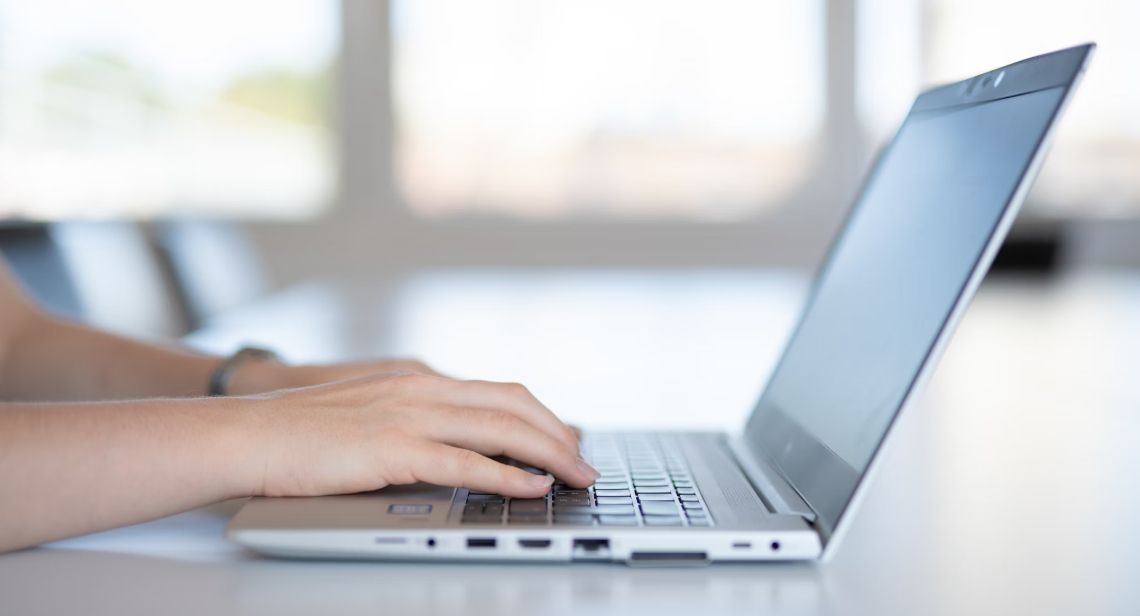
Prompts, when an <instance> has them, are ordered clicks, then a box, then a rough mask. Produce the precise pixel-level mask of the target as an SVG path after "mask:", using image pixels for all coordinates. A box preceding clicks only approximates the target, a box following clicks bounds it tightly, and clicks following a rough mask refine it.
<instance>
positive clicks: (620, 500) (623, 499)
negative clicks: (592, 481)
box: [598, 496, 633, 505]
mask: <svg viewBox="0 0 1140 616" xmlns="http://www.w3.org/2000/svg"><path fill="white" fill-rule="evenodd" d="M598 504H599V505H632V504H633V499H632V498H630V497H629V496H599V497H598Z"/></svg>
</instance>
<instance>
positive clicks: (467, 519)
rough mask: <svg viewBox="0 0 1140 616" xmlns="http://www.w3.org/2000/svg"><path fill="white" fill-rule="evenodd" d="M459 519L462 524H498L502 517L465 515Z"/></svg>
mask: <svg viewBox="0 0 1140 616" xmlns="http://www.w3.org/2000/svg"><path fill="white" fill-rule="evenodd" d="M460 521H461V522H462V523H464V524H498V523H500V522H502V521H503V518H501V517H499V516H497V515H465V516H463V518H462V519H461V520H460Z"/></svg>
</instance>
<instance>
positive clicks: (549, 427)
mask: <svg viewBox="0 0 1140 616" xmlns="http://www.w3.org/2000/svg"><path fill="white" fill-rule="evenodd" d="M450 383H451V385H450V386H449V387H447V388H445V389H444V394H443V395H444V400H443V401H444V402H445V403H446V404H448V405H450V406H456V407H464V408H471V407H475V408H485V409H496V410H503V411H507V412H508V413H511V414H513V415H515V416H517V417H518V418H520V419H522V420H524V421H526V422H527V423H529V424H531V425H533V426H534V427H536V428H538V429H539V430H542V431H543V432H545V433H547V434H549V435H550V436H552V437H554V438H555V439H558V441H559V442H561V443H563V444H564V445H566V447H567V448H569V449H570V450H571V451H573V452H574V455H578V453H579V451H578V436H577V435H576V434H574V431H573V430H571V429H570V427H569V426H567V425H566V424H564V423H562V420H560V419H558V417H557V416H556V415H555V414H554V413H552V412H550V409H548V408H546V406H544V405H543V404H542V403H541V402H539V401H538V399H537V398H535V397H534V395H533V394H531V393H530V390H528V389H527V388H526V387H523V386H522V385H519V384H518V383H491V382H488V381H451V382H450Z"/></svg>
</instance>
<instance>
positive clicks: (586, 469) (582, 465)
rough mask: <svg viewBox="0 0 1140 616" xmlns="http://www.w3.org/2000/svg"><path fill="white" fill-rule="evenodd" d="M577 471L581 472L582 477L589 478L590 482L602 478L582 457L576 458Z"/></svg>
mask: <svg viewBox="0 0 1140 616" xmlns="http://www.w3.org/2000/svg"><path fill="white" fill-rule="evenodd" d="M578 470H580V471H582V474H583V475H585V476H587V477H589V478H590V481H593V480H595V479H597V478H598V477H601V476H602V474H601V473H599V472H598V471H596V470H594V467H592V466H590V465H589V464H588V463H587V462H586V460H585V459H584V458H583V457H582V456H578Z"/></svg>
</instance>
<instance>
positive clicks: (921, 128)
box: [744, 44, 1094, 557]
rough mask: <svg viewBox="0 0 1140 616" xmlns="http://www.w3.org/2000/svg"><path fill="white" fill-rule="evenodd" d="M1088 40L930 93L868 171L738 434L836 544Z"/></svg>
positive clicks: (995, 238)
mask: <svg viewBox="0 0 1140 616" xmlns="http://www.w3.org/2000/svg"><path fill="white" fill-rule="evenodd" d="M1093 47H1094V46H1093V45H1091V44H1090V45H1084V46H1081V47H1075V48H1072V49H1066V50H1063V51H1058V52H1056V53H1052V54H1048V55H1044V56H1039V57H1036V58H1031V59H1029V60H1025V61H1022V62H1018V63H1016V64H1012V65H1010V66H1007V67H1004V68H1001V69H997V70H994V71H991V72H988V73H985V74H983V75H979V76H977V77H974V78H972V79H969V80H966V81H963V82H961V83H956V84H951V85H947V86H943V87H940V88H936V89H933V90H930V91H927V92H925V93H923V94H922V95H920V96H919V97H918V99H917V100H916V101H915V103H914V106H913V107H912V108H911V111H910V113H909V114H908V115H907V118H906V120H905V121H904V123H903V125H902V127H901V128H900V129H899V131H898V133H897V134H896V136H895V138H894V140H893V141H892V142H891V144H890V145H889V147H888V148H887V149H886V150H885V151H884V153H883V155H882V156H881V158H880V159H879V162H878V164H877V165H876V168H875V169H874V171H873V172H872V173H871V175H870V176H869V177H868V179H867V181H866V184H865V185H864V187H863V190H862V193H861V195H860V196H859V198H858V200H857V201H856V204H855V206H854V207H853V208H852V211H851V214H850V216H849V218H848V220H847V222H846V224H845V225H844V227H843V229H842V231H841V232H840V234H839V237H838V238H837V240H836V242H835V244H834V245H833V246H832V249H831V253H830V254H829V255H828V257H827V260H826V261H825V263H824V265H823V267H822V269H821V270H820V273H819V275H818V277H817V279H816V282H815V287H814V289H813V291H812V294H811V297H810V298H809V300H808V302H807V305H806V307H805V309H804V312H803V314H802V316H801V320H800V322H799V324H798V325H797V326H796V329H795V331H794V333H793V334H792V336H791V338H790V339H789V342H788V345H787V347H786V349H785V351H784V354H783V356H782V358H781V359H780V361H779V363H778V364H777V366H776V368H775V370H774V372H773V373H772V376H771V378H770V379H769V381H768V384H767V386H766V387H765V389H764V392H763V394H762V396H761V398H760V401H759V402H758V403H757V405H756V408H755V410H754V411H753V414H752V416H751V418H750V419H749V421H748V424H747V426H746V428H745V434H744V441H745V444H746V445H747V446H748V447H749V449H750V450H751V453H753V454H754V455H758V456H760V457H762V458H763V459H765V460H767V461H768V462H769V463H770V464H771V465H773V466H774V467H775V468H776V469H777V470H778V471H779V472H780V473H781V474H782V475H783V476H784V478H785V479H786V480H787V481H788V483H790V484H791V485H792V487H794V488H795V489H796V491H797V492H799V494H800V496H801V497H802V498H803V499H804V500H805V501H806V502H807V504H808V505H809V506H810V507H811V508H812V510H813V511H814V512H815V514H816V518H817V520H816V524H817V526H818V528H819V530H820V532H821V537H822V540H823V541H824V542H825V546H826V547H827V548H833V547H834V544H837V543H838V539H839V536H840V534H841V531H842V528H843V526H844V525H843V524H841V522H849V521H850V519H851V517H852V515H851V513H852V510H853V509H854V508H855V504H856V502H857V500H858V495H859V493H860V492H861V488H863V487H865V486H866V484H867V476H868V474H869V472H870V471H871V470H872V462H873V461H874V459H875V457H876V455H877V454H878V453H879V451H880V450H881V445H882V443H883V440H884V438H885V437H886V435H887V433H888V431H889V430H890V427H891V425H892V423H893V422H894V421H895V419H896V417H897V416H898V415H899V413H900V411H901V410H902V409H903V408H904V407H905V406H906V405H907V403H908V401H911V400H913V399H915V398H916V397H917V393H918V392H919V390H920V389H921V385H922V383H923V381H924V380H925V379H926V378H928V377H929V375H930V373H931V372H932V371H933V368H934V364H935V363H936V360H937V357H938V355H939V354H940V353H941V351H942V348H943V347H944V346H945V345H946V343H947V342H948V341H949V338H950V336H951V334H952V332H953V329H954V326H955V325H956V323H957V321H958V320H959V319H960V318H961V316H962V314H963V313H964V312H965V309H966V307H967V305H968V304H969V302H970V300H971V299H972V297H973V295H974V292H975V291H976V289H977V286H978V285H979V284H980V283H981V280H982V278H983V277H984V276H985V273H986V271H987V270H988V268H989V265H990V263H991V262H992V260H993V257H994V255H995V254H996V252H997V250H998V248H999V247H1000V245H1001V243H1002V241H1003V240H1004V238H1005V236H1006V234H1007V232H1008V230H1009V227H1010V225H1011V224H1012V222H1013V218H1014V217H1015V215H1016V212H1017V210H1018V208H1019V207H1020V205H1021V202H1022V201H1023V200H1024V198H1025V194H1026V193H1027V192H1028V190H1029V186H1030V185H1031V184H1032V181H1033V178H1034V176H1035V175H1036V171H1037V168H1038V167H1039V166H1040V163H1041V162H1042V160H1043V158H1044V152H1045V150H1046V143H1047V141H1048V137H1049V135H1050V133H1051V132H1052V131H1051V129H1052V127H1053V126H1054V125H1055V124H1056V122H1057V119H1058V117H1059V116H1060V113H1061V110H1062V109H1063V107H1064V105H1065V103H1066V102H1067V101H1068V99H1069V97H1070V95H1071V93H1072V91H1073V89H1074V87H1075V84H1076V82H1077V80H1078V78H1079V76H1080V75H1081V73H1082V72H1083V71H1084V67H1085V66H1086V64H1087V61H1088V59H1089V57H1090V56H1091V53H1092V50H1093ZM828 544H831V545H828ZM828 552H830V550H828V551H827V552H825V557H826V556H827V555H828Z"/></svg>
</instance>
